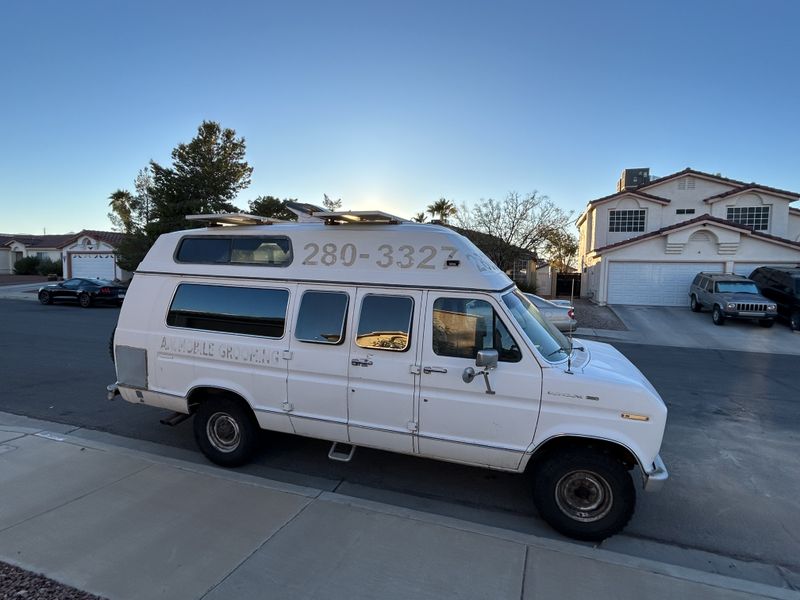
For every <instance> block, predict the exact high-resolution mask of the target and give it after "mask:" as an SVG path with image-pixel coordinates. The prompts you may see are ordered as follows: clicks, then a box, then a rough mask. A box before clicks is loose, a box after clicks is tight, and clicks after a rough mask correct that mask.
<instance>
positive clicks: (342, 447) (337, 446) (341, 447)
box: [328, 442, 356, 462]
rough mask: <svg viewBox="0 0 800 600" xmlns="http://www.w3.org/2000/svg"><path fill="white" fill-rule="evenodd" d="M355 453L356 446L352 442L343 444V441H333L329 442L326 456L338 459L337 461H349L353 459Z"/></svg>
mask: <svg viewBox="0 0 800 600" xmlns="http://www.w3.org/2000/svg"><path fill="white" fill-rule="evenodd" d="M355 453H356V446H354V445H353V444H345V443H344V442H333V444H331V449H330V452H328V458H330V459H331V460H338V461H339V462H350V461H351V460H352V459H353V454H355Z"/></svg>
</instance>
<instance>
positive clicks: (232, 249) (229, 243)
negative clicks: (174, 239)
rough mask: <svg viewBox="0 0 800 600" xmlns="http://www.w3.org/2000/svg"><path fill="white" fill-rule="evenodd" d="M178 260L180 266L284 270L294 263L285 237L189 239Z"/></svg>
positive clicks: (179, 249) (182, 244) (182, 243)
mask: <svg viewBox="0 0 800 600" xmlns="http://www.w3.org/2000/svg"><path fill="white" fill-rule="evenodd" d="M175 260H177V261H178V262H181V263H200V264H238V265H261V266H266V267H285V266H287V265H289V264H290V263H291V262H292V243H291V241H290V240H289V238H287V237H283V236H259V237H242V236H236V237H222V236H206V237H186V238H183V239H182V240H181V243H180V245H179V246H178V252H177V253H176V254H175Z"/></svg>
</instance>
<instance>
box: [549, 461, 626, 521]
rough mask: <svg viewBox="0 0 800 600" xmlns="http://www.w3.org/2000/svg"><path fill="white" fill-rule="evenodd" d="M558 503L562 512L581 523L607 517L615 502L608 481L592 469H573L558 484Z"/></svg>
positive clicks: (556, 494)
mask: <svg viewBox="0 0 800 600" xmlns="http://www.w3.org/2000/svg"><path fill="white" fill-rule="evenodd" d="M555 496H556V504H557V505H558V508H559V510H561V512H562V513H564V514H565V515H567V516H568V517H569V518H570V519H574V520H576V521H580V522H581V523H592V522H594V521H599V520H600V519H602V518H603V517H605V516H606V515H607V514H608V513H609V512H610V511H611V507H612V505H613V504H614V494H613V492H612V491H611V486H610V485H609V484H608V482H607V481H606V480H605V479H604V478H603V477H601V476H600V475H598V474H597V473H593V472H591V471H571V472H569V473H567V474H566V475H564V476H563V477H562V478H561V479H559V480H558V483H557V484H556V493H555Z"/></svg>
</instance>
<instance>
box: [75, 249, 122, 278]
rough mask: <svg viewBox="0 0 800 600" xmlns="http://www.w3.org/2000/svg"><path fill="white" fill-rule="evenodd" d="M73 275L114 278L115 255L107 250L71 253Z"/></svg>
mask: <svg viewBox="0 0 800 600" xmlns="http://www.w3.org/2000/svg"><path fill="white" fill-rule="evenodd" d="M70 260H71V261H72V269H71V270H70V272H71V274H72V277H85V278H86V279H98V278H99V279H110V280H113V279H114V255H113V254H108V253H106V252H91V253H86V254H70Z"/></svg>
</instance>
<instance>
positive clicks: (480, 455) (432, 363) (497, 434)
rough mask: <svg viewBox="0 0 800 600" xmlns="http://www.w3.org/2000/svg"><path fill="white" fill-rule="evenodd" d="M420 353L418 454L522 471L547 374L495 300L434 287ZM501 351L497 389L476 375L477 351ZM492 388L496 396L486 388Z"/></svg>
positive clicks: (494, 376)
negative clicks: (470, 373)
mask: <svg viewBox="0 0 800 600" xmlns="http://www.w3.org/2000/svg"><path fill="white" fill-rule="evenodd" d="M425 313H426V314H425V328H424V335H423V342H422V351H421V364H422V375H421V380H420V403H419V439H418V444H419V453H420V454H421V455H423V456H430V457H434V458H444V459H448V460H455V461H459V462H466V463H471V464H477V465H487V466H492V467H499V468H504V469H516V468H518V466H519V464H520V461H521V460H522V457H523V455H524V453H525V451H526V450H527V448H528V447H529V446H530V444H531V443H532V441H533V435H534V432H535V430H536V423H537V420H538V417H539V406H540V401H541V389H542V371H541V367H540V366H539V363H538V362H537V361H536V359H535V358H534V357H533V355H532V353H531V351H530V349H528V348H527V347H526V346H525V345H524V344H523V343H522V339H523V338H522V334H521V333H519V332H517V331H515V329H514V327H513V323H511V322H510V320H507V319H506V317H505V315H504V314H503V311H502V310H500V309H499V306H498V305H497V304H496V301H495V299H494V298H493V297H491V296H489V295H483V294H470V293H457V292H429V293H428V301H427V308H426V311H425ZM484 349H495V350H497V351H498V354H499V360H498V364H497V368H496V369H494V370H492V371H491V373H490V374H489V383H490V385H491V388H492V389H491V390H488V389H487V387H486V385H485V381H484V378H483V377H482V376H480V375H478V376H477V377H475V378H474V379H473V380H472V382H471V383H466V382H465V381H464V379H462V374H463V373H464V370H465V369H467V368H472V369H474V370H475V371H476V372H477V371H480V370H481V369H480V368H478V367H476V365H475V358H476V355H477V353H478V350H484ZM490 391H493V392H494V393H493V394H492V393H488V392H490Z"/></svg>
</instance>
